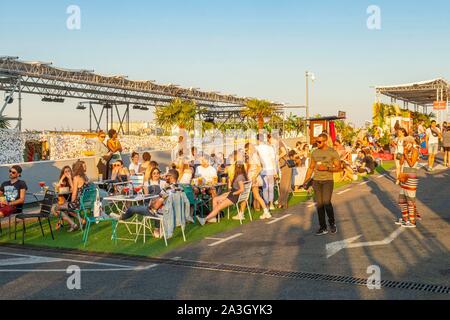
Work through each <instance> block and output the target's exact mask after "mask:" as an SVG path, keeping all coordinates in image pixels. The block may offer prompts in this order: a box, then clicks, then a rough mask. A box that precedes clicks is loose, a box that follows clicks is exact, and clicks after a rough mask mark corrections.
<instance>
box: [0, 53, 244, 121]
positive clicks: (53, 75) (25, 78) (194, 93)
mask: <svg viewBox="0 0 450 320" xmlns="http://www.w3.org/2000/svg"><path fill="white" fill-rule="evenodd" d="M0 91H6V92H7V94H6V97H5V102H4V105H3V108H1V109H0V116H2V115H3V111H4V110H5V108H6V106H7V105H8V104H10V103H12V101H13V100H14V99H13V95H14V93H15V92H17V93H18V96H19V116H18V117H17V118H6V117H4V119H6V120H17V121H18V127H19V129H20V128H21V121H22V108H21V100H22V96H21V95H22V93H27V94H36V95H40V96H42V97H44V98H45V99H48V100H50V101H53V102H62V101H63V98H76V99H82V100H89V101H91V102H92V103H94V104H102V105H110V106H112V105H114V106H116V107H117V106H118V105H125V106H126V107H127V111H126V114H127V116H126V118H129V107H130V105H134V106H156V105H167V104H169V103H170V102H171V101H172V100H173V99H174V98H182V99H186V100H193V101H195V102H196V103H197V105H198V106H200V107H203V108H206V110H208V111H214V110H216V111H218V112H219V113H220V112H230V113H234V114H235V115H238V114H240V111H241V110H242V108H243V106H244V105H245V102H246V101H247V100H248V99H251V98H246V97H245V98H240V97H237V96H235V95H225V94H220V93H217V92H205V91H200V90H199V89H194V88H190V89H185V88H180V87H179V86H177V85H160V84H156V83H155V82H153V81H132V80H128V79H127V77H126V76H102V75H99V74H96V73H94V71H93V70H69V69H63V68H57V67H53V66H52V64H51V63H45V62H24V61H20V60H18V58H17V57H0ZM0 106H1V104H0ZM107 109H110V108H107ZM141 110H144V109H142V108H141ZM90 111H91V112H90V115H91V116H92V105H90ZM103 111H104V110H102V114H103ZM111 115H113V113H111ZM117 115H119V113H118V112H117ZM100 120H101V116H100ZM100 120H99V119H96V121H97V128H98V126H99V122H100ZM119 120H120V116H119ZM122 121H123V118H122ZM107 122H108V121H107Z"/></svg>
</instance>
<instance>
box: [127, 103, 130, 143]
mask: <svg viewBox="0 0 450 320" xmlns="http://www.w3.org/2000/svg"><path fill="white" fill-rule="evenodd" d="M127 135H130V104H129V103H128V104H127Z"/></svg>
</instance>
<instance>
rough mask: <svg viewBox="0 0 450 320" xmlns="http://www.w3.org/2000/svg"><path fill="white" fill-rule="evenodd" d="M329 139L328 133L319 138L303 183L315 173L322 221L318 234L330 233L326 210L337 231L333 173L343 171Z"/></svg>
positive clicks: (318, 205) (315, 185)
mask: <svg viewBox="0 0 450 320" xmlns="http://www.w3.org/2000/svg"><path fill="white" fill-rule="evenodd" d="M327 141H328V135H327V134H325V133H322V134H321V135H319V137H318V138H317V140H316V143H317V149H316V150H314V151H313V152H312V154H311V162H310V166H309V169H308V172H307V173H306V177H305V182H304V184H303V185H304V186H305V185H306V184H307V183H308V181H309V180H310V179H311V177H312V175H313V173H314V177H313V179H314V181H313V188H314V193H315V198H316V203H317V213H318V215H319V223H320V229H319V230H318V231H317V232H316V235H318V236H322V235H325V234H327V233H328V228H327V223H326V221H325V212H326V214H327V216H328V222H329V224H330V231H331V233H332V234H335V233H336V232H337V228H336V221H335V218H334V209H333V205H332V204H331V197H332V195H333V188H334V180H333V173H334V172H339V171H341V162H340V160H339V154H338V153H337V152H336V150H334V149H333V148H330V147H328V145H327Z"/></svg>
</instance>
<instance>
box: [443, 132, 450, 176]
mask: <svg viewBox="0 0 450 320" xmlns="http://www.w3.org/2000/svg"><path fill="white" fill-rule="evenodd" d="M442 130H443V133H442V146H443V147H444V166H446V167H447V168H450V126H448V125H447V127H443V128H442Z"/></svg>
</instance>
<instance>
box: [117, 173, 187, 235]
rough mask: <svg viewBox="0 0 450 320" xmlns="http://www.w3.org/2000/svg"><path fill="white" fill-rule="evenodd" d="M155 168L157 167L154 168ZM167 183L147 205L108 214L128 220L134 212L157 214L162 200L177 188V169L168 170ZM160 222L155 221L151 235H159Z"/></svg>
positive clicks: (145, 214) (161, 206)
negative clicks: (118, 213) (119, 213)
mask: <svg viewBox="0 0 450 320" xmlns="http://www.w3.org/2000/svg"><path fill="white" fill-rule="evenodd" d="M156 170H157V169H156ZM166 178H167V183H168V185H167V186H166V188H164V189H163V190H161V192H160V193H159V195H158V197H157V198H155V199H152V200H151V201H150V203H149V205H148V206H134V207H130V208H128V210H127V211H126V212H125V213H123V214H121V215H120V216H119V215H116V214H114V213H112V214H111V215H110V216H111V217H113V218H118V220H128V219H130V218H131V217H133V216H134V215H135V214H138V215H142V216H150V215H152V216H155V215H157V214H158V213H159V212H160V210H161V209H162V208H163V207H164V201H165V200H166V199H167V198H168V196H169V193H170V192H175V191H176V190H177V189H178V185H177V182H178V171H177V170H169V172H168V174H167V175H166ZM160 227H161V225H160V222H159V221H155V230H154V232H153V236H154V237H155V238H160V237H161V230H160Z"/></svg>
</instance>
